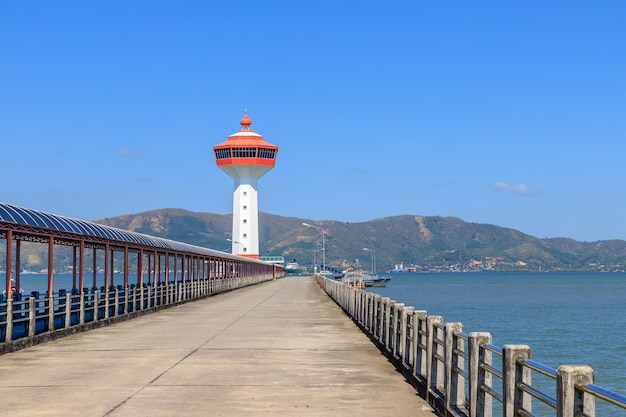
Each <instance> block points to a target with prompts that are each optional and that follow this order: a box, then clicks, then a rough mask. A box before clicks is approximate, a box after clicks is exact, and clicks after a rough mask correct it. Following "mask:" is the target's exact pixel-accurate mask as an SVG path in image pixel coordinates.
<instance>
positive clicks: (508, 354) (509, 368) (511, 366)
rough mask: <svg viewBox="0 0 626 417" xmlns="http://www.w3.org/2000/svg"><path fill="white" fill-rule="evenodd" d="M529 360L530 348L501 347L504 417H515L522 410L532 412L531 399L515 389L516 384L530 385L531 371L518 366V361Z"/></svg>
mask: <svg viewBox="0 0 626 417" xmlns="http://www.w3.org/2000/svg"><path fill="white" fill-rule="evenodd" d="M523 359H530V347H528V346H526V345H504V346H503V347H502V373H503V377H502V398H503V399H502V406H503V408H504V413H503V414H504V417H516V416H517V415H518V414H517V410H518V409H520V408H523V409H524V410H526V411H527V412H532V398H531V397H530V395H528V394H524V392H523V391H521V390H519V389H517V384H518V383H523V384H525V385H531V371H530V369H529V368H527V367H525V366H522V365H520V364H518V361H519V360H523Z"/></svg>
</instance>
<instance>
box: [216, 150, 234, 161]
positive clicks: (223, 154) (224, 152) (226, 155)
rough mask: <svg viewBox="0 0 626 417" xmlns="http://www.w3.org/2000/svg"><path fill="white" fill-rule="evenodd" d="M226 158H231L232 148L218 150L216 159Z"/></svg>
mask: <svg viewBox="0 0 626 417" xmlns="http://www.w3.org/2000/svg"><path fill="white" fill-rule="evenodd" d="M224 158H230V148H225V149H216V150H215V159H224Z"/></svg>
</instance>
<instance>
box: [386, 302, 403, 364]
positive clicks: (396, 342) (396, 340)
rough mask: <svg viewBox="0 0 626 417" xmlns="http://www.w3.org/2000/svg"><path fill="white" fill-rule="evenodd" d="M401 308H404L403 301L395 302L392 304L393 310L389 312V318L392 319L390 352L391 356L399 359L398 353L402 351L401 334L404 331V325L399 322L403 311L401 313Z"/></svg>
mask: <svg viewBox="0 0 626 417" xmlns="http://www.w3.org/2000/svg"><path fill="white" fill-rule="evenodd" d="M403 309H404V304H403V303H395V304H394V305H393V312H392V314H391V319H392V321H393V323H392V326H391V329H392V332H393V333H392V334H391V343H390V345H391V346H390V348H391V349H392V351H391V353H392V355H393V357H394V358H396V359H400V358H401V356H400V355H401V353H402V348H401V346H402V334H403V333H404V331H405V329H404V326H402V324H401V322H402V316H403V313H402V310H403ZM398 327H400V328H398Z"/></svg>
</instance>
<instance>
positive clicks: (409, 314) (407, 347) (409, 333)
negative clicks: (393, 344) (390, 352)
mask: <svg viewBox="0 0 626 417" xmlns="http://www.w3.org/2000/svg"><path fill="white" fill-rule="evenodd" d="M413 311H415V308H414V307H404V308H403V309H402V320H401V323H402V324H401V326H402V333H401V334H400V352H399V355H400V357H401V358H402V365H403V366H404V367H405V368H407V369H412V368H411V366H412V364H413V363H412V362H411V351H412V349H411V346H412V342H410V340H415V334H414V333H413V323H412V322H411V320H412V319H413Z"/></svg>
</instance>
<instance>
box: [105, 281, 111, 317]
mask: <svg viewBox="0 0 626 417" xmlns="http://www.w3.org/2000/svg"><path fill="white" fill-rule="evenodd" d="M110 296H111V293H110V292H109V289H108V288H107V289H105V290H104V318H105V319H108V318H109V297H110Z"/></svg>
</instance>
